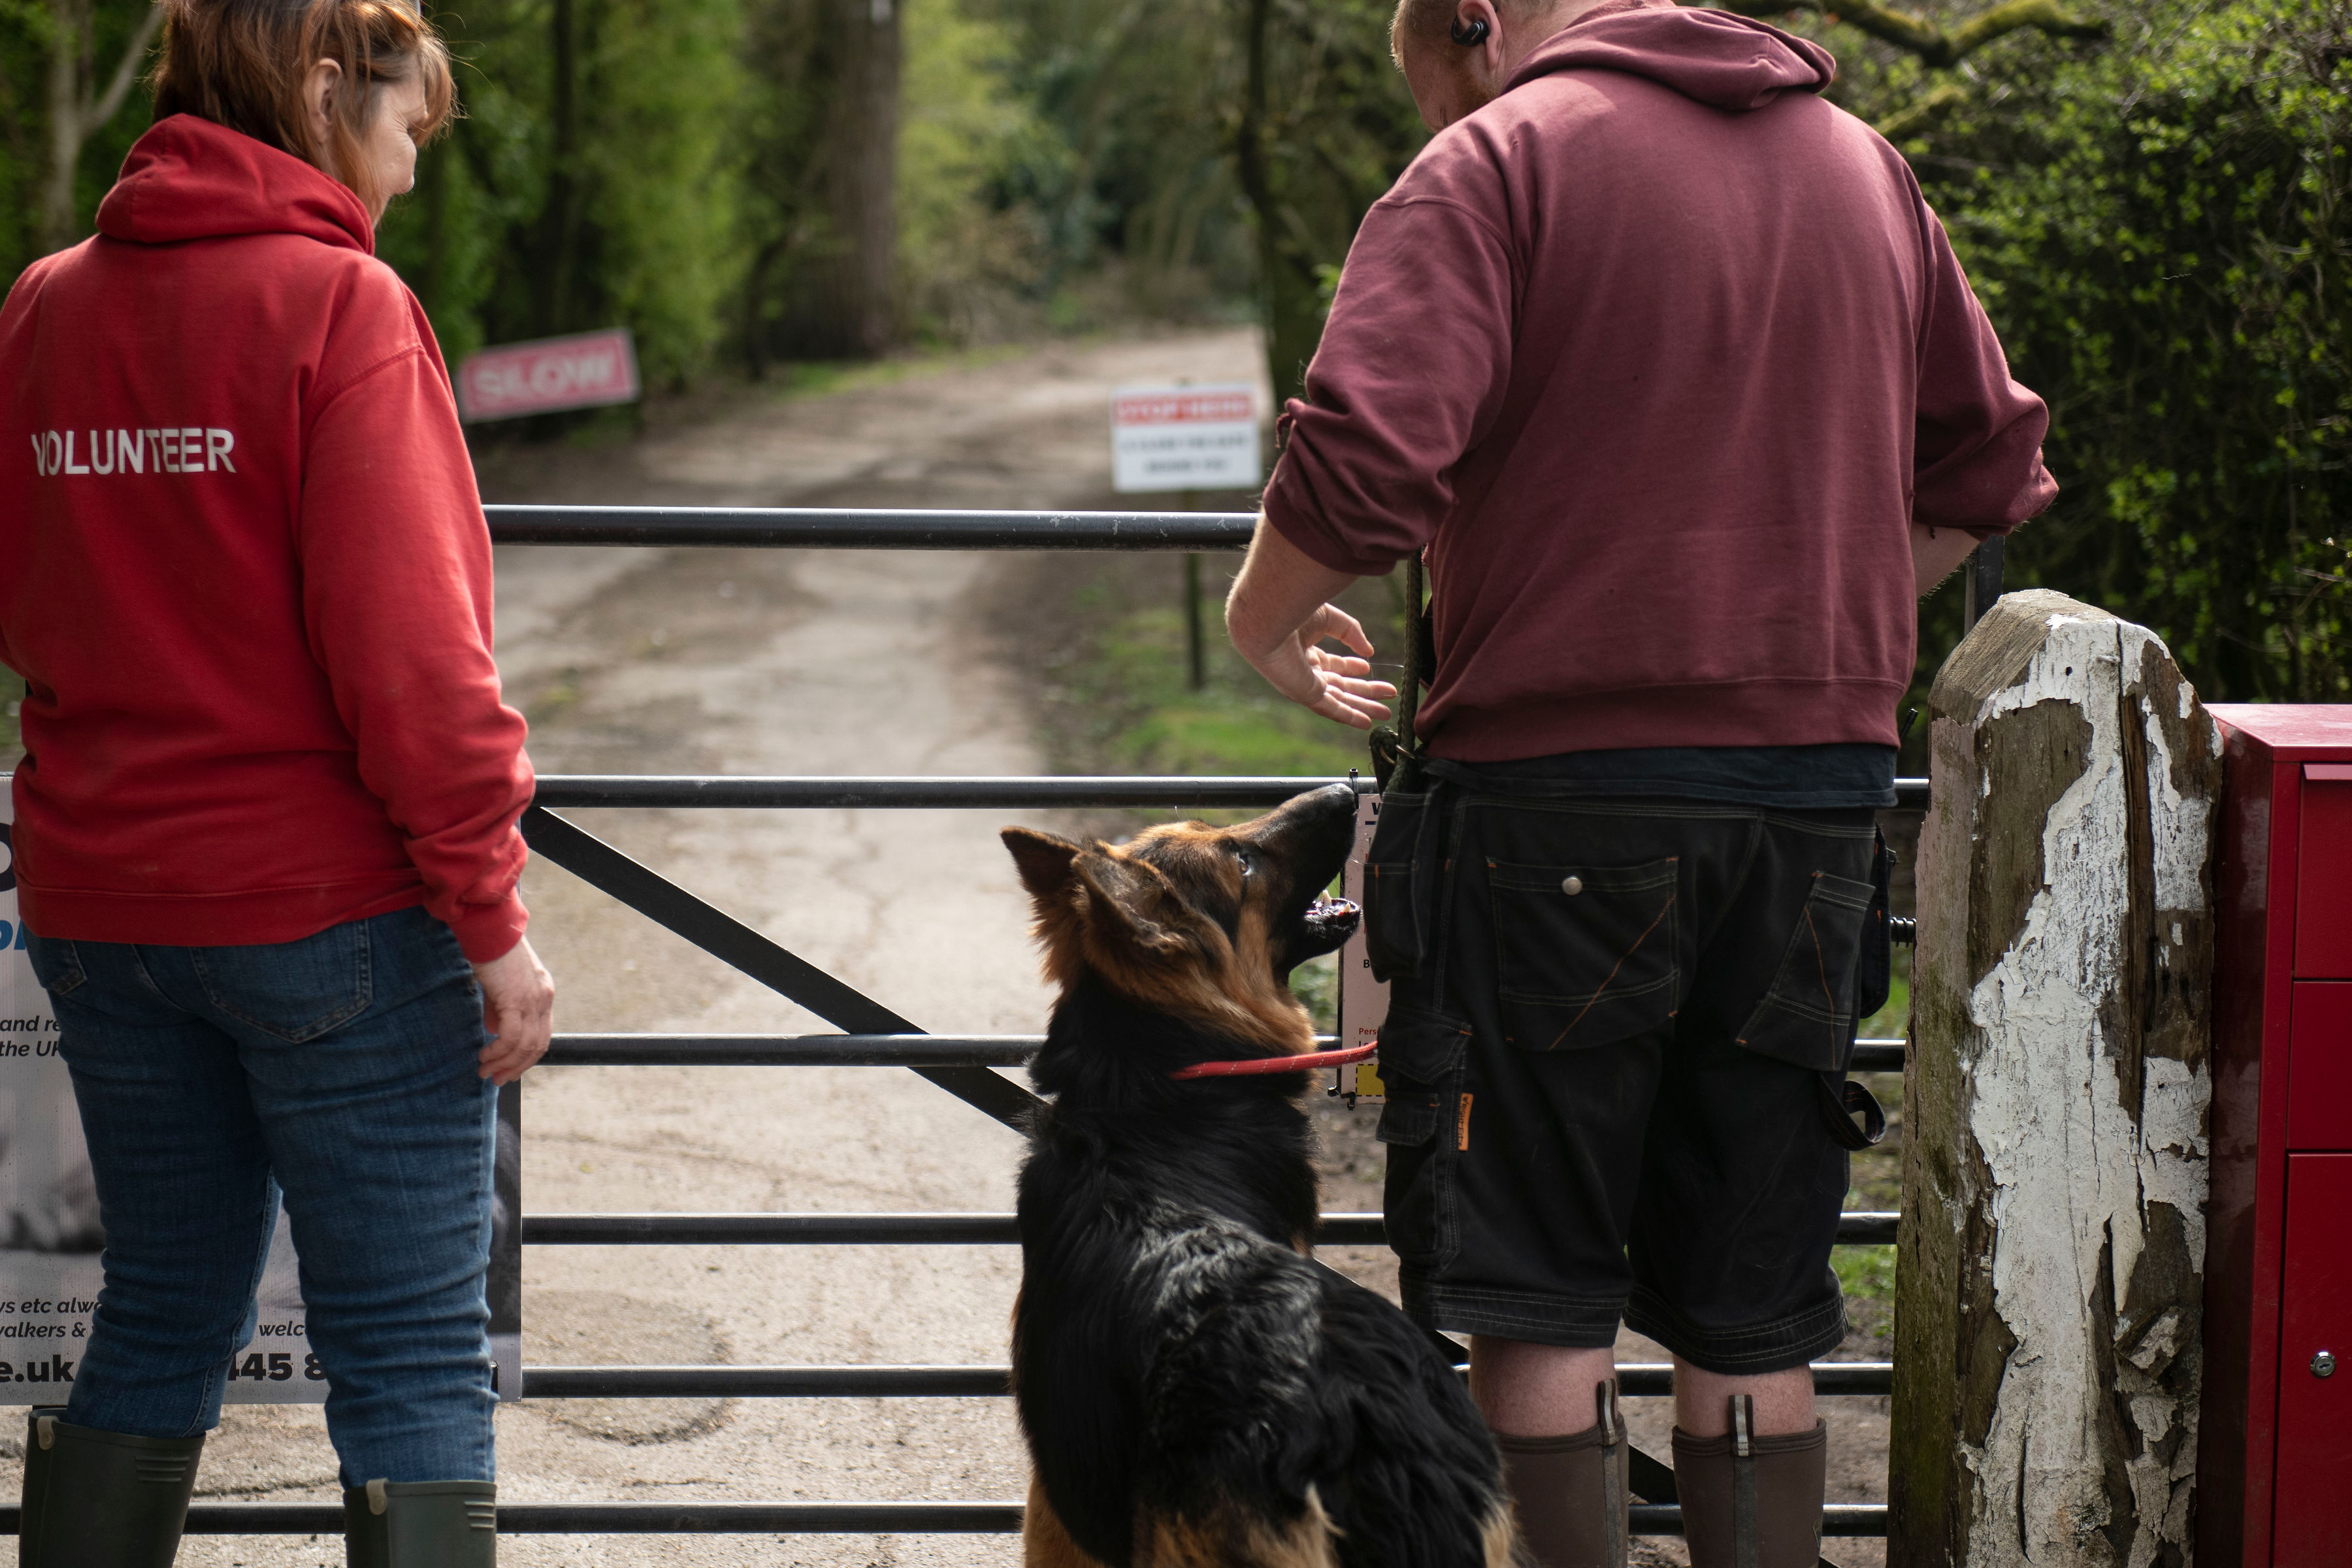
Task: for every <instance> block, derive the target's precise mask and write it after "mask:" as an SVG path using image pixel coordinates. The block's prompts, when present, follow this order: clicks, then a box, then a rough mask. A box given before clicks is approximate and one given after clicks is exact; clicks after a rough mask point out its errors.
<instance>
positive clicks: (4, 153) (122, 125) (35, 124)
mask: <svg viewBox="0 0 2352 1568" xmlns="http://www.w3.org/2000/svg"><path fill="white" fill-rule="evenodd" d="M147 9H148V6H147V0H98V4H97V5H96V7H95V13H96V14H95V16H94V17H93V19H92V20H93V36H92V37H91V40H90V45H91V47H90V50H89V59H88V61H87V62H86V65H85V70H86V71H89V72H95V73H96V74H97V77H98V80H99V85H100V86H101V87H102V86H103V85H104V83H105V81H106V80H107V79H109V78H110V77H111V76H112V74H113V71H114V68H115V65H116V63H117V62H118V61H119V60H121V58H122V54H123V50H124V48H125V47H126V46H127V45H128V44H129V43H130V41H131V39H132V38H133V37H134V36H135V35H136V34H137V32H138V28H139V24H140V22H141V20H142V17H143V16H145V14H146V11H147ZM56 35H57V23H56V19H55V16H54V13H53V12H52V11H51V9H50V6H49V4H48V0H0V289H5V288H6V287H7V286H8V285H9V284H11V283H13V282H15V281H16V274H18V273H19V272H22V271H23V270H24V269H25V268H26V267H27V266H29V265H31V264H32V263H33V262H34V261H35V260H37V259H38V258H39V255H40V247H39V244H38V241H37V223H38V215H39V206H40V203H39V191H40V186H41V183H42V177H43V175H44V174H45V173H46V171H47V168H48V159H49V147H48V138H49V121H48V107H47V90H48V86H47V79H48V72H49V50H50V42H51V39H52V38H53V37H56ZM147 124H148V110H147V98H146V95H145V94H144V93H143V92H139V91H133V92H132V93H131V99H130V101H129V102H128V103H127V104H126V105H124V107H123V109H122V110H121V112H119V113H118V114H116V115H115V117H114V118H113V119H112V120H111V121H108V122H107V123H106V124H105V125H103V126H100V127H99V128H98V129H97V130H96V131H95V132H92V133H91V134H90V136H89V139H88V140H87V141H85V142H83V144H82V148H81V158H80V161H79V163H78V164H77V166H76V177H75V181H74V198H75V208H76V210H77V211H78V212H79V215H80V216H81V218H82V220H83V228H82V232H84V233H87V232H88V231H89V223H90V222H91V221H92V220H93V219H94V217H95V215H96V214H97V212H98V204H99V201H100V198H101V197H103V196H104V195H106V193H107V190H108V189H109V188H110V186H111V185H112V184H114V174H115V171H116V170H117V169H119V168H120V167H121V164H122V156H123V154H124V153H128V152H129V151H130V150H131V143H132V142H135V141H137V140H138V139H139V136H140V133H141V132H144V131H145V130H146V129H147Z"/></svg>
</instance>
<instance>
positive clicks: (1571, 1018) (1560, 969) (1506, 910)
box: [1486, 856, 1682, 1051]
mask: <svg viewBox="0 0 2352 1568" xmlns="http://www.w3.org/2000/svg"><path fill="white" fill-rule="evenodd" d="M1680 871H1681V861H1680V860H1679V859H1678V858H1675V857H1673V856H1668V857H1667V858H1664V859H1663V860H1652V861H1649V862H1647V863H1646V864H1643V865H1640V866H1518V865H1513V864H1511V863H1510V862H1508V861H1502V860H1489V861H1487V862H1486V887H1487V893H1488V897H1489V898H1490V899H1491V900H1492V904H1493V910H1494V920H1495V966H1496V982H1497V990H1498V992H1499V994H1500V997H1501V1001H1502V1015H1503V1037H1504V1038H1505V1039H1506V1040H1507V1041H1509V1042H1510V1043H1511V1044H1512V1045H1514V1046H1516V1047H1518V1048H1519V1049H1521V1050H1523V1051H1580V1050H1589V1049H1591V1047H1595V1046H1605V1045H1610V1044H1612V1043H1613V1042H1615V1041H1618V1040H1622V1039H1625V1038H1627V1037H1631V1036H1633V1035H1638V1034H1642V1033H1644V1032H1646V1031H1648V1030H1650V1029H1654V1028H1656V1027H1658V1026H1661V1025H1663V1024H1664V1023H1665V1022H1666V1021H1667V1020H1668V1019H1671V1018H1672V1017H1673V1016H1675V1008H1676V1007H1677V1006H1678V1005H1680V1004H1679V999H1680V996H1681V994H1682V985H1681V979H1682V971H1681V964H1680V963H1679V959H1678V953H1679V948H1680V923H1681V922H1680V920H1679V918H1678V915H1677V911H1676V908H1675V905H1676V902H1677V898H1678V880H1679V876H1680Z"/></svg>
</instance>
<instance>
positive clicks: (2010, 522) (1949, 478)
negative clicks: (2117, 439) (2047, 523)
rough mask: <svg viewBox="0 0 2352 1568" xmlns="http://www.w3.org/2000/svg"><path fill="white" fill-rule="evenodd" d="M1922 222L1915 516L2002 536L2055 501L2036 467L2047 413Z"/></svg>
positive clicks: (1925, 214)
mask: <svg viewBox="0 0 2352 1568" xmlns="http://www.w3.org/2000/svg"><path fill="white" fill-rule="evenodd" d="M1919 217H1920V226H1921V229H1922V237H1923V238H1924V239H1925V241H1926V244H1927V295H1926V301H1927V307H1926V310H1925V313H1924V320H1923V321H1922V324H1921V328H1920V332H1919V399H1918V426H1917V442H1916V452H1915V455H1914V458H1913V468H1912V485H1913V489H1912V497H1911V516H1912V518H1913V520H1914V521H1918V522H1924V523H1927V524H1928V525H1929V526H1930V527H1935V528H1960V529H1966V530H1968V531H1969V532H1971V533H1974V534H1976V535H1977V536H1978V537H1979V538H1983V537H1986V536H1988V535H1990V534H1996V533H2007V532H2009V531H2011V529H2013V528H2015V527H2016V526H2017V525H2018V524H2019V523H2021V522H2023V521H2025V520H2026V519H2027V518H2030V517H2037V516H2039V515H2041V514H2042V512H2043V511H2045V510H2048V508H2049V506H2050V503H2051V502H2052V501H2053V500H2055V499H2057V495H2058V481H2057V480H2055V479H2052V478H2051V477H2050V470H2049V469H2048V468H2044V467H2043V466H2042V437H2044V436H2045V435H2047V434H2048V433H2049V429H2050V410H2049V408H2048V406H2047V405H2044V404H2043V403H2042V399H2040V398H2039V397H2036V396H2035V395H2033V394H2032V393H2031V392H2029V391H2027V390H2026V389H2025V388H2024V387H2022V386H2020V385H2019V384H2017V383H2016V382H2015V381H2014V380H2012V379H2011V376H2010V374H2009V361H2008V360H2007V358H2006V357H2004V356H2003V354H2002V353H2001V349H2000V338H1999V337H1998V336H1996V335H1995V334H1994V332H1993V330H1992V322H1991V321H1989V320H1988V319H1987V318H1986V316H1985V312H1984V307H1983V306H1982V305H1981V304H1979V303H1978V301H1977V297H1976V293H1975V291H1974V290H1972V289H1969V280H1968V277H1967V275H1966V274H1965V273H1963V272H1962V271H1961V270H1960V262H1959V258H1958V257H1957V256H1955V255H1953V254H1952V242H1951V239H1950V237H1948V236H1947V235H1946V234H1945V232H1944V226H1943V223H1942V222H1941V221H1940V220H1939V219H1938V218H1937V216H1936V215H1935V213H1934V211H1933V210H1932V209H1930V208H1929V207H1928V206H1927V203H1926V202H1925V201H1922V202H1921V203H1920V204H1919Z"/></svg>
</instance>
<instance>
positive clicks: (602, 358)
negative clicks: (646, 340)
mask: <svg viewBox="0 0 2352 1568" xmlns="http://www.w3.org/2000/svg"><path fill="white" fill-rule="evenodd" d="M637 392H638V387H637V351H636V346H635V343H634V342H632V341H631V339H630V337H629V330H628V329H627V328H626V327H614V328H612V329H610V330H608V331H601V332H579V333H575V334H573V335H572V336H571V337H566V338H541V339H539V340H538V341H537V342H528V343H505V344H501V345H500V346H499V347H498V348H494V349H484V350H483V351H482V352H481V353H478V354H475V355H472V356H471V357H470V358H468V359H467V360H466V361H465V362H464V363H460V364H459V365H458V366H457V407H458V410H459V412H461V413H463V414H464V415H465V416H466V422H467V424H469V425H470V424H476V423H478V422H480V421H482V420H485V419H513V418H518V417H520V416H522V415H525V414H553V413H555V412H557V411H558V410H560V409H565V408H599V407H603V406H604V405H607V404H614V403H635V401H636V400H637Z"/></svg>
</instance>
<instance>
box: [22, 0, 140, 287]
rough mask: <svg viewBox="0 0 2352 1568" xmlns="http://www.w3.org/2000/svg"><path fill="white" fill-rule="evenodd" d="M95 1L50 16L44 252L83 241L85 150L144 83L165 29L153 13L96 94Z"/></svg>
mask: <svg viewBox="0 0 2352 1568" xmlns="http://www.w3.org/2000/svg"><path fill="white" fill-rule="evenodd" d="M92 4H93V0H51V5H50V11H49V29H50V30H49V74H48V93H47V97H48V106H47V107H48V121H49V164H48V168H47V170H46V171H44V173H43V174H42V177H41V185H40V211H39V215H38V221H37V224H36V226H35V238H36V239H37V242H38V243H39V245H40V247H41V252H42V254H43V255H47V253H49V252H50V251H53V250H63V249H64V248H65V247H67V246H68V245H71V244H73V243H74V241H76V240H77V239H79V238H80V237H81V233H82V222H81V214H80V213H79V211H78V210H77V209H76V207H75V204H74V179H75V176H76V174H79V171H80V168H81V150H82V147H83V146H84V144H86V143H87V142H89V138H90V136H91V135H92V134H93V133H94V132H97V131H98V130H99V129H100V127H102V126H104V125H105V124H106V123H107V122H108V121H111V120H112V119H113V118H114V117H115V115H116V114H118V113H120V112H121V109H122V104H123V100H125V99H127V98H129V97H130V96H131V86H132V84H133V83H135V82H136V81H137V80H138V79H139V66H140V63H141V62H142V60H144V59H145V58H147V46H148V45H150V44H152V43H153V42H154V41H155V35H156V33H157V32H158V31H160V30H161V29H162V27H163V11H162V9H161V8H159V7H151V8H150V9H149V10H148V12H147V15H146V16H144V17H143V18H142V20H141V22H140V24H139V26H138V27H137V28H136V29H134V30H133V32H132V34H131V41H130V42H129V43H127V44H125V45H124V46H123V49H122V58H121V59H120V60H119V61H117V62H116V63H115V67H114V74H113V77H112V79H110V81H109V82H108V83H107V85H106V90H105V91H104V92H103V93H100V92H98V91H96V90H95V88H96V80H95V74H94V73H95V71H96V64H95V61H94V59H93V55H94V53H95V51H96V49H97V47H98V44H97V37H96V26H95V20H94V18H93V16H92V15H91V10H92Z"/></svg>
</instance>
